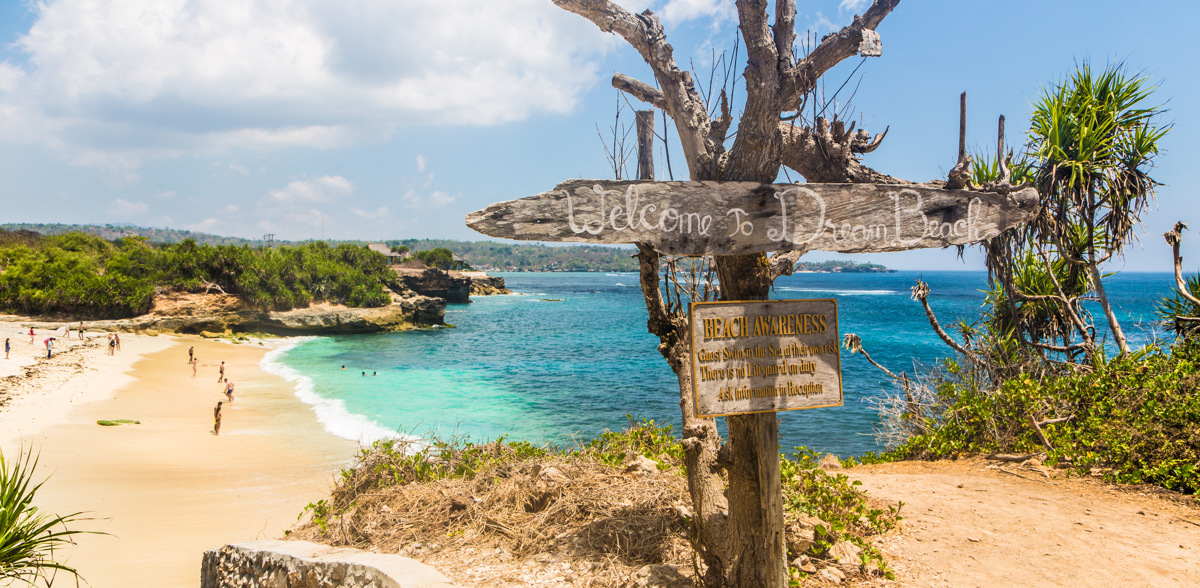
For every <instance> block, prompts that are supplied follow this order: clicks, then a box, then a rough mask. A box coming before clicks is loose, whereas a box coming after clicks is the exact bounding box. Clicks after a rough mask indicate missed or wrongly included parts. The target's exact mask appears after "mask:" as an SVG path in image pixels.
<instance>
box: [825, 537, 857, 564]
mask: <svg viewBox="0 0 1200 588" xmlns="http://www.w3.org/2000/svg"><path fill="white" fill-rule="evenodd" d="M860 553H862V550H861V549H859V548H858V546H857V545H855V544H853V543H851V542H849V541H838V542H837V543H834V544H833V547H830V548H829V557H832V558H833V559H835V560H836V561H837V562H838V563H839V564H841V565H844V566H845V565H855V566H856V565H860V564H861V563H862V561H861V560H860V559H859V557H858V555H859V554H860Z"/></svg>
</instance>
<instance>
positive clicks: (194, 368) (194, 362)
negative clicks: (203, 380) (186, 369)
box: [188, 357, 200, 378]
mask: <svg viewBox="0 0 1200 588" xmlns="http://www.w3.org/2000/svg"><path fill="white" fill-rule="evenodd" d="M188 363H190V364H192V377H193V378H194V377H196V364H199V363H200V360H199V359H197V358H195V357H193V358H191V359H190V360H188Z"/></svg>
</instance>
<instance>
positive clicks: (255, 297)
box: [0, 232, 396, 318]
mask: <svg viewBox="0 0 1200 588" xmlns="http://www.w3.org/2000/svg"><path fill="white" fill-rule="evenodd" d="M395 279H396V278H395V276H394V274H393V273H392V272H391V271H390V270H389V269H388V268H387V265H386V261H385V259H384V257H383V256H382V255H379V254H378V253H374V252H371V251H368V250H366V249H364V248H361V247H355V246H351V245H339V246H337V247H330V246H329V245H326V244H325V243H323V242H317V243H308V244H305V245H300V246H295V247H276V248H272V249H252V248H250V247H248V246H240V247H235V246H230V245H218V246H209V245H198V244H196V243H195V242H194V241H191V240H185V241H183V242H181V243H178V244H176V245H169V246H153V245H150V244H147V243H146V241H145V239H143V238H140V237H125V238H122V239H118V240H116V241H106V240H104V239H101V238H98V237H92V236H89V235H84V234H82V233H67V234H63V235H55V236H40V235H36V234H32V233H28V232H18V233H10V232H0V311H4V312H10V313H21V314H50V315H70V316H74V317H90V318H123V317H130V316H137V315H140V314H144V313H146V312H148V311H149V310H150V308H151V307H152V305H153V303H154V294H155V292H156V291H162V290H178V291H190V292H198V291H209V290H212V289H216V290H218V291H222V292H225V293H228V294H233V295H237V296H239V297H241V298H242V299H243V300H245V301H246V302H248V303H250V304H252V305H254V306H256V307H259V308H262V309H266V310H286V309H290V308H294V307H303V306H307V305H308V304H309V303H311V302H316V301H328V302H335V303H341V304H346V305H348V306H368V307H370V306H382V305H384V304H387V303H388V302H389V300H390V297H389V296H388V294H387V292H386V290H385V286H386V285H390V284H394V282H395Z"/></svg>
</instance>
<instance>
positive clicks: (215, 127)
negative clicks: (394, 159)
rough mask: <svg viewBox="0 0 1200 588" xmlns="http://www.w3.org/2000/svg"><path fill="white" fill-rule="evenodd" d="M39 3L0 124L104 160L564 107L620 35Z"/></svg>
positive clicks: (524, 13) (62, 0) (509, 18)
mask: <svg viewBox="0 0 1200 588" xmlns="http://www.w3.org/2000/svg"><path fill="white" fill-rule="evenodd" d="M677 1H682V0H677ZM691 1H692V2H693V3H698V4H699V5H701V6H699V7H694V8H689V9H688V10H690V11H696V10H700V11H704V10H707V8H705V6H704V5H707V4H712V1H711V0H709V1H705V2H697V0H691ZM33 7H34V8H33V9H34V10H35V11H36V21H35V22H34V24H33V25H32V27H31V28H30V30H29V31H28V32H27V33H26V34H25V35H23V36H21V37H20V38H19V39H18V40H17V41H16V42H15V43H14V44H13V46H12V47H13V49H14V50H16V51H18V52H20V53H22V54H23V57H25V59H24V60H22V61H21V62H20V63H13V62H4V63H0V131H3V132H4V133H5V135H7V137H8V139H9V140H12V139H14V138H15V139H17V140H25V141H36V142H43V143H46V144H48V145H51V146H53V147H56V148H65V149H66V150H67V151H68V152H71V153H74V154H76V155H77V156H78V157H81V158H83V159H81V160H80V161H82V162H84V163H91V164H98V165H108V162H106V161H103V160H97V159H95V158H98V157H100V156H101V154H105V153H108V154H120V155H123V156H126V157H133V158H134V161H135V162H137V161H139V160H140V159H141V158H144V157H147V156H152V157H153V156H178V155H182V154H189V153H197V152H212V151H217V150H222V149H226V148H229V147H232V146H238V147H246V148H258V149H273V148H278V147H288V146H306V147H318V148H324V147H341V146H347V145H354V144H361V143H363V142H369V141H380V140H385V139H387V138H388V137H390V136H391V134H392V133H393V132H394V130H395V129H396V128H399V127H402V126H406V125H416V124H453V125H491V124H497V123H502V122H506V121H512V120H520V119H523V118H526V117H528V116H530V115H531V114H533V113H537V112H566V111H569V110H570V109H572V108H574V107H575V104H576V101H577V99H578V96H579V94H580V92H581V91H582V90H584V89H586V88H588V87H590V86H591V85H593V84H594V83H595V81H596V79H597V73H596V64H595V62H594V60H595V58H596V57H597V56H598V55H599V54H601V53H603V52H605V51H607V50H608V49H609V48H611V47H613V46H615V43H616V40H615V39H614V38H613V37H612V36H611V35H602V34H597V33H598V32H597V31H596V30H595V26H594V25H592V24H591V23H589V22H587V21H586V20H585V19H582V18H580V17H578V16H575V15H572V14H569V13H567V12H566V11H564V10H562V9H560V8H558V7H556V6H554V5H553V4H551V3H550V2H545V1H544V0H505V1H503V2H496V1H494V0H410V1H408V2H394V1H392V0H360V1H356V2H351V3H346V2H323V1H321V0H248V1H246V2H220V1H217V0H198V1H193V2H161V1H158V0H129V1H123V2H117V3H112V2H108V1H107V0H45V1H43V2H38V3H36V4H34V5H33ZM679 10H680V11H683V12H687V11H686V10H684V9H683V8H680V9H679ZM80 154H82V155H80ZM88 157H91V158H93V159H88ZM120 161H121V160H119V159H118V162H120Z"/></svg>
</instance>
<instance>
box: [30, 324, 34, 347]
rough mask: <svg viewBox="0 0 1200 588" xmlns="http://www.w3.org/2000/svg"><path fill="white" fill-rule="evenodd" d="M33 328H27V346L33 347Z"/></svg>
mask: <svg viewBox="0 0 1200 588" xmlns="http://www.w3.org/2000/svg"><path fill="white" fill-rule="evenodd" d="M33 337H34V335H33V327H29V344H30V345H33Z"/></svg>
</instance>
